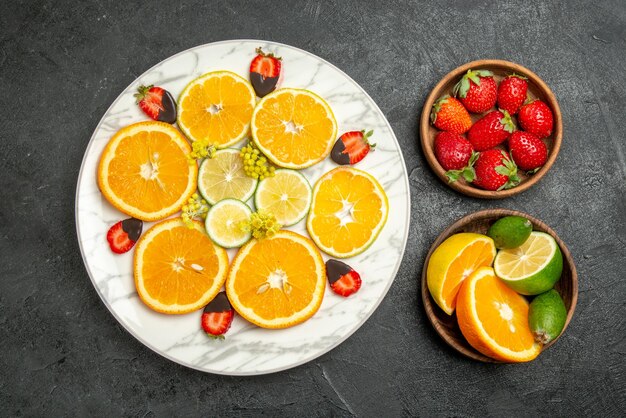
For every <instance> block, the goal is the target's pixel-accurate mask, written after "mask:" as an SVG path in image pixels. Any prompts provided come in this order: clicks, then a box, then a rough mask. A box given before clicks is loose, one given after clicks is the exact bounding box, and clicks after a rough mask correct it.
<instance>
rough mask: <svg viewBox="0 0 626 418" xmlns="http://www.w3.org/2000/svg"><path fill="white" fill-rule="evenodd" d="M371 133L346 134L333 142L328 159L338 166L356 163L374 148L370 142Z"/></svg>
mask: <svg viewBox="0 0 626 418" xmlns="http://www.w3.org/2000/svg"><path fill="white" fill-rule="evenodd" d="M373 133H374V131H368V132H365V130H361V131H350V132H346V133H345V134H343V135H341V136H340V137H339V139H338V140H337V142H335V145H334V146H333V149H332V150H331V151H330V158H332V160H333V161H334V162H336V163H337V164H339V165H347V164H356V163H358V162H359V161H361V160H362V159H363V158H365V156H366V155H367V154H368V153H369V152H370V150H372V149H373V148H375V147H376V144H372V143H371V142H370V138H371V136H372V134H373Z"/></svg>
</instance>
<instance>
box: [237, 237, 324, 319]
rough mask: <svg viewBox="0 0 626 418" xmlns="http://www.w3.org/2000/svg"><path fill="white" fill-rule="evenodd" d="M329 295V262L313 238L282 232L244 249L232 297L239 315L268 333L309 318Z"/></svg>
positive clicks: (256, 241) (248, 245) (239, 261)
mask: <svg viewBox="0 0 626 418" xmlns="http://www.w3.org/2000/svg"><path fill="white" fill-rule="evenodd" d="M325 290H326V271H325V268H324V260H323V259H322V256H321V254H320V252H319V251H318V249H317V248H316V247H315V245H314V244H313V243H312V242H311V240H309V239H308V238H306V237H304V236H302V235H299V234H297V233H295V232H291V231H287V230H282V231H279V232H277V233H276V234H275V235H273V236H271V237H269V238H265V239H262V240H257V239H253V240H252V241H250V242H248V243H247V244H246V245H244V246H243V247H241V249H240V250H239V252H238V253H237V256H236V257H235V259H234V260H233V263H232V266H231V267H230V272H229V273H228V279H227V280H226V294H227V295H228V299H229V300H230V302H231V304H232V305H233V307H234V308H235V310H236V311H237V312H238V313H239V314H240V315H241V316H242V317H244V318H245V319H247V320H248V321H250V322H252V323H253V324H256V325H258V326H260V327H263V328H287V327H291V326H294V325H297V324H300V323H302V322H304V321H306V320H307V319H309V318H310V317H311V316H313V314H315V312H317V310H318V309H319V307H320V305H321V304H322V299H323V298H324V291H325Z"/></svg>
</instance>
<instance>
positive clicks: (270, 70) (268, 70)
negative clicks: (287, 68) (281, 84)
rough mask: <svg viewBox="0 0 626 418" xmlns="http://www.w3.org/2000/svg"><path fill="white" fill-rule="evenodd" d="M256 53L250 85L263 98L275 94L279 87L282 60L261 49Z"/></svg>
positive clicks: (251, 67)
mask: <svg viewBox="0 0 626 418" xmlns="http://www.w3.org/2000/svg"><path fill="white" fill-rule="evenodd" d="M256 53H257V55H256V56H255V57H254V59H253V60H252V63H251V64H250V83H251V84H252V87H253V88H254V91H255V92H256V95H257V96H259V97H263V96H266V95H268V94H270V93H271V92H273V91H274V90H275V89H276V86H277V85H278V81H279V80H280V72H281V70H282V63H281V61H282V58H281V57H276V56H274V54H273V53H269V54H266V53H265V52H263V50H262V49H261V48H260V47H259V48H257V49H256Z"/></svg>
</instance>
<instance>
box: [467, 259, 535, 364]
mask: <svg viewBox="0 0 626 418" xmlns="http://www.w3.org/2000/svg"><path fill="white" fill-rule="evenodd" d="M528 309H529V303H528V301H527V300H526V299H525V298H524V297H523V296H521V295H520V294H518V293H517V292H515V291H514V290H512V289H511V288H509V287H507V286H506V285H505V284H504V283H503V282H502V281H501V280H500V279H498V278H497V277H496V275H495V273H494V271H493V269H492V268H491V267H481V268H479V269H478V270H476V271H475V272H474V273H473V274H472V275H471V276H470V277H469V278H467V279H466V280H465V281H464V282H463V284H462V285H461V290H460V291H459V295H458V299H457V305H456V314H457V319H458V321H459V328H461V332H462V333H463V336H464V337H465V339H466V340H467V342H469V343H470V345H471V346H472V347H474V348H475V349H476V350H478V351H480V352H481V353H483V354H484V355H486V356H488V357H491V358H493V359H496V360H500V361H505V362H524V361H530V360H533V359H535V358H536V357H537V356H538V355H539V353H541V344H538V343H536V342H535V339H534V337H533V334H532V333H531V331H530V327H529V325H528Z"/></svg>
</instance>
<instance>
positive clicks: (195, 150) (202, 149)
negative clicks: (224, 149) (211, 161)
mask: <svg viewBox="0 0 626 418" xmlns="http://www.w3.org/2000/svg"><path fill="white" fill-rule="evenodd" d="M214 155H215V146H214V145H213V144H209V140H208V139H206V138H204V139H199V140H197V141H194V142H192V143H191V152H190V153H189V154H187V161H189V164H195V163H196V160H203V159H205V158H213V156H214Z"/></svg>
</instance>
